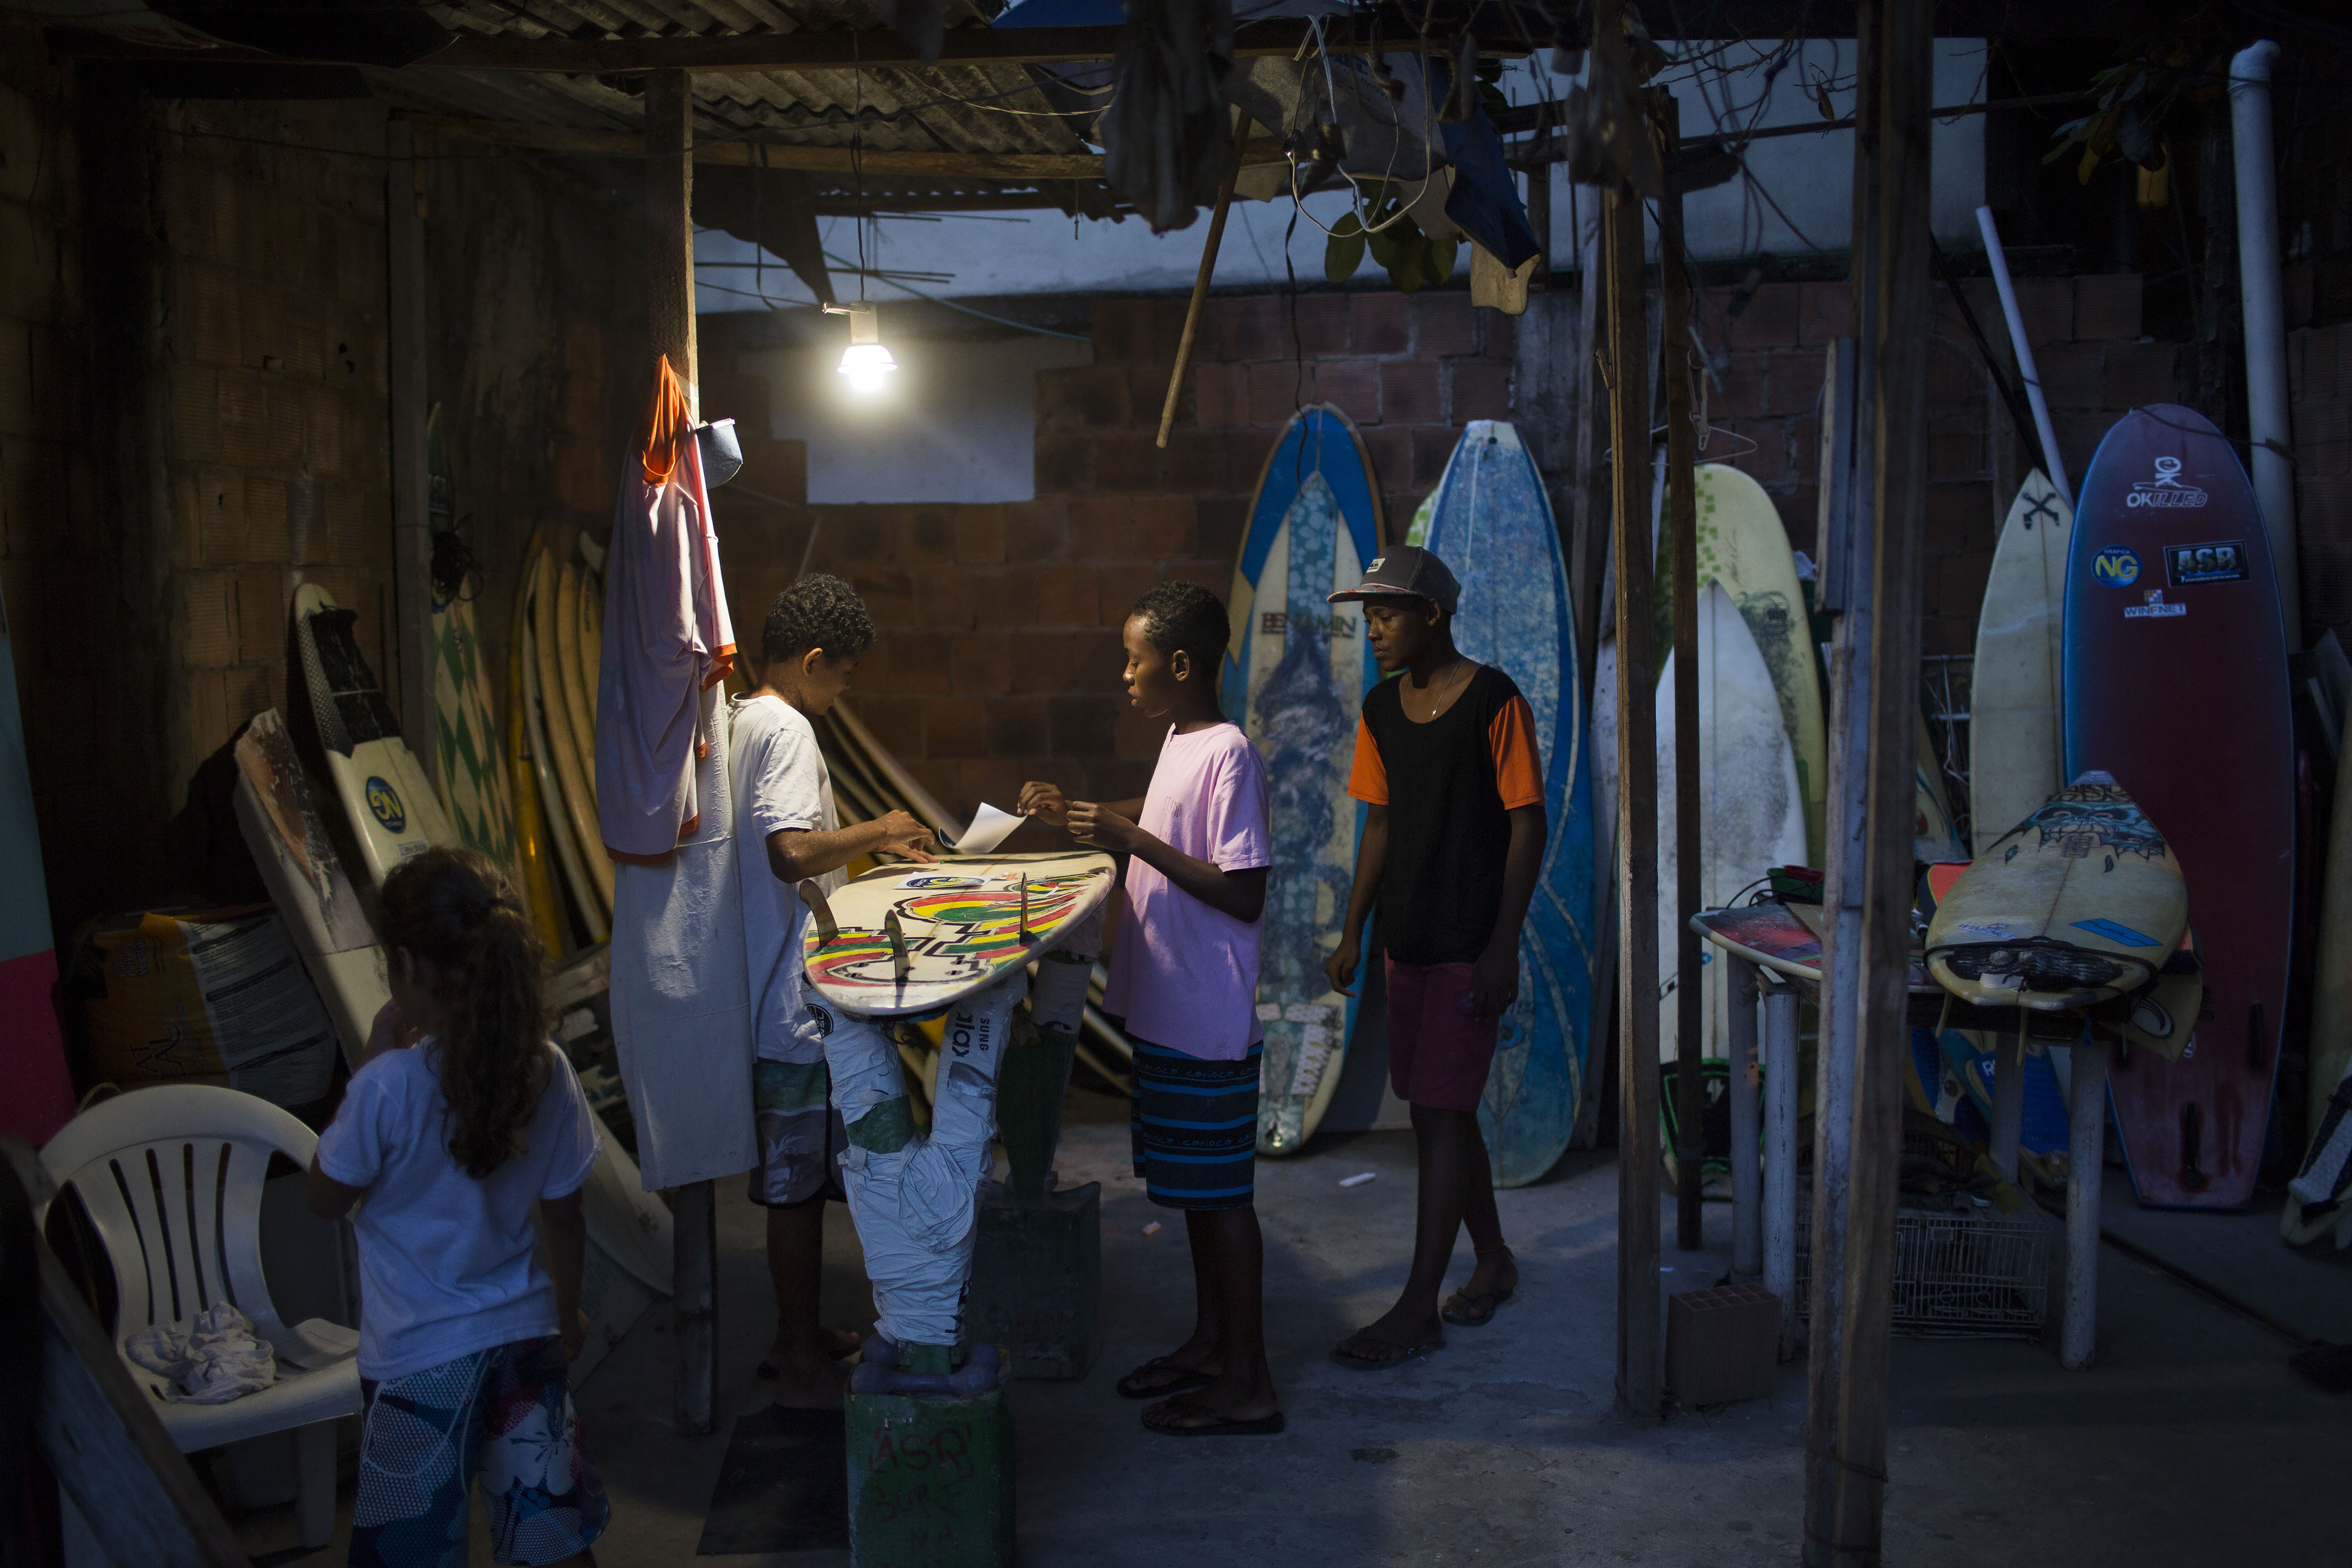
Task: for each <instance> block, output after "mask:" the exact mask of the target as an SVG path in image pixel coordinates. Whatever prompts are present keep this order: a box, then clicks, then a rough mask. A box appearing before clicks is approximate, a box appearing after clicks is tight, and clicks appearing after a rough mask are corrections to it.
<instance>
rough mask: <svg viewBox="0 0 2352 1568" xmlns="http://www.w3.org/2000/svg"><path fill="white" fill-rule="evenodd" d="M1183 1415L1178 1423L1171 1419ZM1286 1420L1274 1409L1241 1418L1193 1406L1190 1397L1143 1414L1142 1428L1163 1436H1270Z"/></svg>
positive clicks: (1154, 1407) (1277, 1431)
mask: <svg viewBox="0 0 2352 1568" xmlns="http://www.w3.org/2000/svg"><path fill="white" fill-rule="evenodd" d="M1179 1417H1181V1418H1183V1419H1184V1425H1182V1426H1178V1425H1176V1424H1175V1420H1174V1418H1179ZM1287 1424H1288V1423H1287V1422H1286V1421H1285V1420H1284V1418H1283V1414H1282V1412H1281V1411H1279V1410H1277V1411H1276V1412H1275V1413H1274V1414H1273V1415H1271V1416H1255V1417H1253V1418H1246V1419H1245V1418H1244V1417H1242V1416H1228V1415H1226V1414H1225V1413H1224V1412H1223V1411H1222V1410H1212V1409H1210V1408H1209V1407H1208V1406H1206V1405H1196V1404H1194V1403H1193V1402H1192V1400H1190V1399H1170V1400H1166V1401H1164V1402H1162V1403H1160V1404H1158V1405H1154V1406H1152V1407H1151V1408H1150V1409H1149V1410H1146V1411H1145V1412H1144V1413H1143V1428H1144V1430H1145V1431H1147V1432H1157V1433H1159V1434H1160V1436H1161V1437H1274V1436H1275V1435H1276V1434H1277V1433H1279V1432H1280V1431H1281V1430H1282V1429H1283V1427H1285V1426H1286V1425H1287Z"/></svg>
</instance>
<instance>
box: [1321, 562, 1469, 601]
mask: <svg viewBox="0 0 2352 1568" xmlns="http://www.w3.org/2000/svg"><path fill="white" fill-rule="evenodd" d="M1408 597H1410V598H1414V599H1433V600H1435V601H1437V607H1438V608H1439V609H1440V610H1443V611H1444V612H1445V613H1447V614H1448V615H1451V614H1453V613H1454V602H1455V601H1457V600H1459V599H1460V598H1461V597H1462V585H1461V584H1460V583H1458V582H1456V581H1454V574H1453V573H1452V572H1451V571H1448V570H1446V569H1445V563H1444V561H1442V560H1440V559H1437V558H1436V557H1435V556H1433V555H1432V554H1430V553H1429V552H1428V551H1427V550H1425V549H1422V548H1421V547H1420V546H1419V545H1393V546H1391V547H1390V548H1389V549H1386V550H1384V551H1382V552H1381V554H1379V555H1377V556H1374V557H1373V558H1372V561H1371V564H1370V565H1369V566H1367V567H1365V568H1364V580H1363V581H1361V582H1360V583H1358V584H1356V586H1355V587H1353V588H1349V589H1343V590H1342V591H1339V592H1338V593H1334V594H1332V595H1331V596H1330V597H1329V600H1328V602H1330V603H1333V604H1339V603H1342V602H1344V601H1348V600H1360V599H1402V598H1408Z"/></svg>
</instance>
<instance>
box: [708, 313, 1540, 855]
mask: <svg viewBox="0 0 2352 1568" xmlns="http://www.w3.org/2000/svg"><path fill="white" fill-rule="evenodd" d="M1184 308H1185V301H1183V300H1182V299H1181V298H1178V299H1104V300H1101V301H1098V302H1097V304H1096V306H1095V309H1094V327H1093V336H1094V343H1095V362H1094V363H1093V364H1091V365H1083V366H1077V367H1074V368H1071V369H1067V370H1055V371H1042V372H1040V373H1039V374H1038V377H1037V388H1036V398H1037V437H1036V440H1037V449H1036V463H1037V470H1036V472H1037V486H1036V490H1037V493H1036V498H1035V499H1034V500H1030V501H1023V502H1016V503H1012V504H1005V505H997V504H991V505H974V506H930V505H924V506H863V507H843V506H824V507H807V508H805V513H804V516H805V518H806V520H805V521H803V517H802V516H796V515H794V514H793V512H792V511H791V510H789V509H785V508H777V507H763V506H760V505H757V504H746V503H743V502H740V501H738V502H733V503H731V504H730V500H729V498H728V497H727V496H726V494H725V492H721V493H720V496H719V498H718V499H717V500H716V501H715V502H714V503H713V504H714V506H716V507H717V508H718V510H719V519H720V525H721V543H722V547H723V549H725V551H726V563H727V572H728V579H729V592H730V605H731V608H732V611H733V613H734V616H735V623H736V629H737V632H738V635H739V640H740V641H742V642H743V643H745V644H746V646H747V647H750V648H754V649H755V648H756V640H757V635H758V632H757V628H758V625H759V622H760V618H761V613H762V612H763V610H764V607H765V606H766V604H767V602H768V601H769V599H770V598H771V597H772V595H773V594H774V593H775V592H776V591H777V590H779V589H781V588H782V586H783V585H784V583H786V582H788V581H789V580H791V577H792V573H793V570H794V569H795V568H796V567H797V565H798V564H799V555H800V550H801V549H802V547H803V544H804V543H805V541H806V538H807V531H806V530H807V528H808V527H809V525H810V524H811V523H814V526H815V527H816V528H817V535H816V538H817V543H816V549H815V554H814V566H815V568H816V569H817V570H825V571H832V572H836V573H838V574H840V575H841V576H843V577H845V578H847V579H848V580H850V581H852V582H853V583H854V584H856V587H857V590H858V591H859V592H860V593H861V594H862V595H864V597H865V599H866V603H867V604H868V605H869V606H870V607H871V608H872V610H873V612H874V617H875V621H876V622H877V626H878V627H879V628H880V630H881V633H882V635H881V639H880V641H879V642H878V643H877V645H876V647H875V649H874V651H873V652H872V653H870V654H869V655H868V656H867V657H866V661H865V662H864V664H862V665H861V666H860V668H859V670H858V672H857V675H856V681H855V684H854V686H853V696H852V699H851V700H852V702H853V704H854V705H855V706H856V709H857V711H858V713H859V715H860V716H861V717H863V718H864V719H865V720H866V723H867V724H868V725H870V726H871V727H873V729H874V731H875V733H876V734H877V736H878V737H880V738H881V739H882V741H883V742H884V744H886V745H887V746H888V747H890V748H891V749H892V750H893V751H895V752H896V753H897V754H898V757H899V758H901V759H902V760H903V761H905V762H906V763H907V765H908V767H909V768H911V769H912V770H913V771H914V773H915V774H916V776H917V777H918V778H919V779H921V780H922V781H923V783H924V784H925V785H926V786H927V787H928V788H929V789H931V790H932V791H933V792H934V793H935V794H937V795H938V796H940V799H941V800H942V801H943V802H944V803H945V804H947V805H948V806H949V807H950V809H951V810H957V811H969V810H971V808H972V807H973V806H974V805H975V804H976V803H977V802H978V801H980V800H983V799H984V800H990V801H992V802H993V803H995V804H997V805H999V806H1008V807H1009V806H1010V805H1011V804H1012V803H1013V798H1014V797H1015V795H1016V794H1017V793H1018V791H1019V789H1020V786H1021V782H1022V780H1023V779H1029V778H1047V779H1054V780H1055V781H1056V782H1058V783H1060V784H1061V785H1062V786H1063V787H1064V788H1065V789H1068V790H1070V791H1071V792H1072V793H1073V794H1083V795H1086V796H1090V797H1093V798H1096V799H1103V800H1118V799H1123V798H1126V797H1129V796H1133V795H1139V794H1141V793H1142V792H1143V787H1144V785H1145V783H1146V782H1147V781H1148V780H1149V779H1150V770H1151V759H1152V758H1153V757H1154V756H1156V755H1157V753H1158V750H1159V742H1160V737H1159V733H1158V732H1157V730H1156V729H1155V728H1154V727H1152V726H1151V725H1150V724H1149V723H1147V722H1145V721H1143V720H1142V719H1141V718H1139V716H1136V715H1134V713H1133V712H1132V710H1131V709H1129V707H1128V705H1127V700H1126V697H1125V695H1124V693H1123V692H1122V690H1121V688H1120V685H1119V677H1120V670H1121V667H1122V664H1123V662H1124V661H1123V655H1122V653H1121V652H1120V650H1119V643H1118V635H1119V627H1120V626H1121V624H1122V623H1123V622H1125V620H1126V616H1127V612H1128V609H1129V606H1130V605H1132V604H1133V603H1134V602H1135V601H1136V599H1137V598H1138V597H1139V596H1140V595H1141V594H1142V593H1143V592H1144V591H1146V590H1147V589H1149V588H1150V587H1151V586H1152V585H1153V584H1154V583H1156V582H1160V581H1163V580H1171V579H1187V580H1193V581H1197V582H1202V583H1205V584H1207V585H1208V586H1210V587H1211V588H1213V589H1215V590H1216V591H1217V592H1218V593H1219V594H1220V595H1223V594H1224V593H1225V592H1227V591H1228V590H1229V589H1230V587H1231V586H1232V581H1233V571H1234V556H1235V554H1236V553H1237V552H1238V550H1239V549H1240V546H1241V538H1242V534H1243V531H1244V528H1245V527H1246V525H1247V519H1248V513H1249V506H1250V499H1251V496H1252V494H1253V492H1254V491H1255V489H1256V487H1257V481H1258V476H1259V473H1260V471H1261V470H1262V469H1263V467H1264V466H1265V460H1266V457H1267V455H1268V454H1269V453H1270V452H1271V451H1272V450H1273V447H1274V443H1275V441H1276V437H1277V436H1278V435H1279V434H1281V431H1282V427H1283V425H1284V424H1285V423H1286V422H1287V421H1288V420H1289V418H1290V415H1291V413H1292V412H1293V410H1294V409H1295V408H1296V407H1297V404H1298V403H1299V402H1330V403H1335V404H1337V405H1338V406H1339V409H1340V410H1341V411H1342V412H1344V413H1346V414H1347V415H1348V417H1349V419H1351V420H1352V421H1354V422H1355V423H1356V426H1357V428H1358V431H1359V432H1360V434H1361V436H1362V438H1363V442H1364V446H1365V449H1366V451H1367V452H1369V453H1370V456H1371V459H1372V464H1373V467H1374V471H1375V473H1376V475H1377V476H1378V478H1379V481H1380V487H1381V492H1382V494H1383V497H1385V499H1384V505H1385V507H1386V510H1387V527H1388V529H1389V537H1390V538H1402V534H1403V531H1404V528H1405V527H1406V525H1407V524H1409V523H1410V522H1411V520H1412V507H1413V506H1414V505H1415V504H1416V503H1417V502H1418V501H1419V500H1420V498H1421V497H1422V496H1423V494H1425V493H1426V492H1427V491H1428V490H1429V489H1430V488H1431V487H1432V486H1434V485H1435V483H1436V481H1437V477H1438V476H1439V474H1440V473H1441V472H1443V470H1444V465H1445V460H1446V457H1447V456H1448V455H1450V454H1451V453H1452V451H1453V449H1454V442H1455V441H1456V440H1457V439H1459V438H1460V435H1461V434H1462V427H1463V425H1464V424H1465V423H1466V422H1467V421H1470V420H1473V419H1503V418H1507V417H1509V413H1510V388H1511V361H1510V350H1511V341H1512V332H1511V326H1512V323H1511V319H1510V318H1508V317H1505V316H1501V315H1499V314H1497V313H1496V312H1493V311H1486V310H1479V311H1474V310H1473V309H1472V308H1471V306H1470V301H1469V297H1468V296H1467V295H1465V294H1463V293H1460V292H1447V293H1440V294H1424V295H1420V296H1417V297H1408V296H1404V295H1401V294H1394V293H1376V294H1353V293H1349V294H1340V293H1321V294H1308V295H1302V296H1301V297H1299V298H1298V299H1297V303H1296V317H1295V319H1296V323H1297V329H1296V333H1295V335H1294V332H1293V326H1292V323H1293V319H1294V316H1293V306H1292V302H1291V301H1290V300H1289V299H1288V298H1285V297H1281V296H1275V295H1254V296H1245V297H1237V298H1216V299H1212V300H1211V301H1210V302H1209V304H1208V306H1207V308H1206V310H1205V311H1204V314H1203V319H1202V326H1201V331H1200V335H1199V338H1198V340H1197V341H1196V343H1195V345H1194V355H1193V362H1192V371H1191V372H1190V374H1189V375H1188V376H1187V378H1186V384H1185V388H1184V392H1183V395H1182V397H1181V401H1180V402H1179V404H1178V411H1177V418H1176V423H1175V426H1174V428H1173V430H1172V431H1171V434H1170V435H1169V440H1168V445H1167V446H1166V447H1165V448H1164V449H1163V448H1160V447H1159V446H1157V445H1156V444H1154V436H1155V434H1156V432H1157V430H1158V426H1159V421H1160V406H1161V402H1162V399H1163V398H1164V397H1165V395H1166V392H1167V387H1168V372H1169V367H1170V366H1171V363H1172V362H1173V361H1174V358H1175V348H1176V340H1177V338H1178V335H1179V334H1180V333H1181V330H1182V327H1183V314H1184ZM703 373H704V392H705V398H706V401H707V402H711V400H712V399H714V398H715V397H720V396H724V397H726V398H730V399H732V400H734V401H730V402H727V405H726V406H728V407H729V408H730V409H735V408H739V407H740V406H743V399H744V398H745V397H747V396H749V397H752V398H756V397H757V396H758V394H757V393H756V392H752V391H751V389H748V388H745V387H743V386H742V384H741V379H739V380H737V381H735V382H722V380H721V378H724V377H725V376H727V375H728V374H729V373H730V372H729V371H727V370H725V369H724V368H722V367H721V366H720V365H719V364H718V363H717V362H716V359H715V356H713V355H712V354H711V352H710V351H709V350H706V366H705V370H704V372H703ZM711 406H714V407H716V406H719V403H718V402H711ZM759 427H760V426H759V425H758V424H756V423H753V422H752V421H751V420H744V421H742V422H741V423H740V425H739V428H744V429H757V428H759ZM778 445H783V444H782V443H779V444H778ZM780 461H781V459H780ZM760 487H761V488H762V489H766V488H767V486H760ZM770 493H771V494H784V493H783V492H777V491H771V492H770ZM789 494H790V497H791V498H793V499H798V498H799V497H803V496H804V495H805V487H804V485H803V487H801V488H797V489H795V490H793V491H792V492H790V493H789Z"/></svg>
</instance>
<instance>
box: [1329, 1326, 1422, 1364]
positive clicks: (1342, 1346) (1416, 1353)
mask: <svg viewBox="0 0 2352 1568" xmlns="http://www.w3.org/2000/svg"><path fill="white" fill-rule="evenodd" d="M1355 1337H1357V1336H1355V1335H1353V1334H1350V1335H1349V1338H1350V1339H1353V1338H1355ZM1373 1343H1380V1344H1385V1343H1387V1342H1386V1341H1384V1340H1381V1341H1375V1342H1373ZM1390 1348H1391V1349H1392V1350H1394V1351H1396V1352H1397V1353H1398V1354H1395V1355H1391V1356H1370V1355H1358V1354H1354V1353H1353V1352H1352V1351H1349V1349H1348V1348H1347V1344H1346V1342H1345V1341H1342V1342H1341V1343H1339V1344H1335V1345H1333V1346H1332V1347H1331V1359H1332V1361H1334V1362H1335V1363H1337V1364H1339V1365H1341V1366H1344V1367H1346V1368H1347V1369H1348V1370H1349V1371H1350V1372H1386V1371H1388V1370H1389V1369H1390V1368H1391V1367H1398V1366H1402V1365H1403V1364H1405V1363H1406V1362H1408V1361H1416V1360H1418V1359H1420V1358H1421V1357H1422V1356H1424V1355H1427V1354H1429V1353H1430V1352H1431V1351H1433V1350H1444V1348H1445V1342H1444V1340H1442V1339H1433V1340H1431V1341H1430V1342H1429V1343H1427V1344H1400V1345H1391V1346H1390Z"/></svg>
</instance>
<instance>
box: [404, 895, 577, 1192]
mask: <svg viewBox="0 0 2352 1568" xmlns="http://www.w3.org/2000/svg"><path fill="white" fill-rule="evenodd" d="M383 938H384V946H386V947H387V948H394V949H397V948H406V949H407V950H408V952H409V953H410V954H411V955H413V956H415V957H416V958H421V959H423V960H425V964H427V965H428V966H429V970H428V971H427V973H428V976H429V980H430V986H431V989H432V992H433V999H434V1004H435V1007H434V1010H435V1011H436V1013H438V1014H439V1019H438V1024H439V1027H438V1028H437V1029H436V1031H435V1034H436V1039H437V1040H438V1042H439V1047H440V1050H439V1057H440V1069H441V1094H442V1098H443V1099H444V1100H445V1101H446V1103H447V1104H448V1107H449V1155H450V1157H451V1158H453V1159H455V1160H456V1161H457V1164H458V1165H459V1166H462V1167H463V1168H464V1169H465V1172H466V1174H467V1176H472V1177H473V1178H474V1179H475V1180H477V1181H478V1180H480V1179H481V1178H482V1177H484V1176H488V1175H489V1174H490V1173H491V1172H492V1171H495V1170H497V1169H498V1168H499V1166H502V1165H504V1164H506V1163H507V1161H508V1160H509V1159H511V1158H513V1157H514V1156H515V1155H519V1154H520V1153H522V1151H523V1139H522V1129H523V1124H524V1123H526V1122H528V1121H529V1120H530V1114H531V1113H532V1112H533V1111H534V1110H536V1109H537V1108H538V1105H539V1097H540V1094H541V1092H543V1091H544V1090H545V1089H546V1087H547V1083H548V1064H547V998H546V995H545V993H544V991H543V990H542V989H541V974H542V973H543V972H544V970H545V967H546V963H547V952H546V949H545V947H544V946H541V942H540V939H539V933H538V931H537V930H536V929H534V928H533V927H532V925H531V923H530V915H528V914H526V913H525V912H524V910H523V906H522V900H521V899H520V898H518V897H517V896H516V895H515V892H514V889H513V888H512V887H511V886H509V884H508V882H507V879H506V877H505V875H504V874H503V873H500V872H499V868H498V865H497V863H496V862H493V861H492V860H491V859H490V858H489V856H488V855H486V854H483V853H482V852H480V851H478V850H469V849H432V850H427V851H425V852H424V853H423V854H421V855H418V856H416V857H415V859H413V860H409V861H404V862H402V863H401V864H400V865H399V866H397V867H396V868H394V871H393V873H392V874H391V875H390V876H387V877H385V878H384V879H383Z"/></svg>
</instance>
